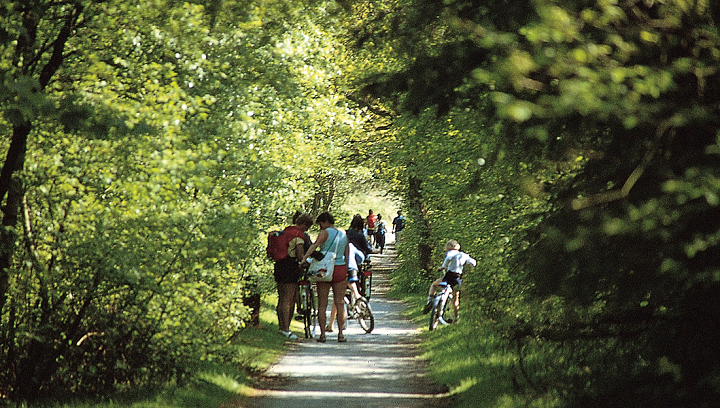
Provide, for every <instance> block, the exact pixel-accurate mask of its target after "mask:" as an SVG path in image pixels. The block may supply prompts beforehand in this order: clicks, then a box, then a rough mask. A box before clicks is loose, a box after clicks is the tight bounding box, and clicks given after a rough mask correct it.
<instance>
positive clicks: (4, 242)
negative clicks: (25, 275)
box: [0, 122, 32, 314]
mask: <svg viewBox="0 0 720 408" xmlns="http://www.w3.org/2000/svg"><path fill="white" fill-rule="evenodd" d="M31 129H32V125H31V124H30V123H29V122H25V123H23V124H21V125H17V126H15V127H14V128H13V135H12V141H11V142H10V149H8V152H7V156H6V158H5V164H4V165H3V168H2V171H1V172H0V202H2V200H3V199H4V198H5V197H6V196H7V200H6V201H5V205H3V206H2V213H3V217H2V222H0V225H2V230H0V314H2V310H3V308H4V306H5V302H6V300H7V292H8V290H9V284H10V283H9V282H10V266H11V265H12V258H13V254H14V253H15V242H16V241H17V232H16V231H15V227H16V226H17V223H18V217H19V215H20V208H21V207H20V206H21V203H22V197H23V194H24V189H23V185H22V180H20V178H19V177H17V176H16V174H18V173H19V172H20V171H22V169H23V167H24V166H25V151H26V149H27V139H28V135H29V134H30V130H31Z"/></svg>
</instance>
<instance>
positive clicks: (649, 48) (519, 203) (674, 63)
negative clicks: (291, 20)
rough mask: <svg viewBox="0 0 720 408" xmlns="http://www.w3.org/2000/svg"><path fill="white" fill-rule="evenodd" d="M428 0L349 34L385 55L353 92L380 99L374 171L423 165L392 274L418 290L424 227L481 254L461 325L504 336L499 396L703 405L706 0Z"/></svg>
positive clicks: (710, 135)
mask: <svg viewBox="0 0 720 408" xmlns="http://www.w3.org/2000/svg"><path fill="white" fill-rule="evenodd" d="M362 4H363V5H365V6H367V7H370V5H372V6H373V7H375V6H377V5H376V3H375V2H371V1H368V2H362ZM444 5H445V6H444V7H440V8H438V7H436V8H433V5H431V4H430V2H425V1H405V2H393V3H387V4H386V7H387V8H386V9H384V10H383V11H378V12H377V13H375V14H372V17H368V19H367V20H366V21H365V22H364V23H367V24H368V25H369V26H370V27H372V28H368V29H366V32H371V33H373V34H369V35H368V36H369V38H368V39H364V42H363V43H358V44H357V46H359V47H362V50H361V51H360V53H362V52H370V51H371V50H375V49H381V50H382V51H383V52H382V53H380V54H379V55H380V57H381V60H380V61H383V62H388V63H387V64H385V65H381V64H380V61H378V63H377V64H376V65H375V67H376V69H375V70H372V71H370V72H369V74H368V76H367V77H366V80H365V83H364V84H365V87H364V89H363V91H364V92H365V93H366V94H367V98H368V99H374V98H377V99H379V100H380V101H381V103H382V104H385V105H386V106H389V107H390V108H392V109H394V110H395V113H396V118H395V120H394V122H393V125H394V126H393V127H392V128H391V129H390V130H389V132H392V135H393V137H394V139H392V140H388V142H387V146H392V148H390V147H386V148H387V149H388V150H392V149H395V150H392V151H393V152H394V153H393V154H394V159H395V164H396V167H395V169H394V173H390V176H391V177H392V178H394V179H395V180H397V181H398V182H399V183H407V182H406V180H411V181H412V180H416V181H418V180H419V181H420V184H419V185H418V184H413V183H407V185H406V188H407V191H408V194H407V196H408V197H409V199H410V200H409V201H413V200H415V201H417V200H418V198H420V202H419V203H413V204H412V205H413V206H414V207H413V210H414V211H411V212H410V215H411V217H412V219H411V220H410V223H409V225H410V227H409V231H408V237H409V238H410V241H411V242H407V243H406V244H404V245H401V247H400V249H401V251H402V257H403V259H404V260H406V261H410V262H411V263H410V264H409V265H407V266H405V267H404V269H401V270H399V271H398V272H397V273H396V276H395V279H396V282H398V283H399V284H402V285H404V287H407V288H412V289H414V290H418V291H422V290H423V286H425V285H426V284H427V280H429V278H430V277H428V276H426V275H423V274H421V273H418V270H419V269H420V268H421V267H422V265H420V264H417V265H416V264H414V262H415V259H417V260H418V261H419V262H421V261H420V260H421V258H422V257H423V256H424V255H425V254H424V251H425V249H424V248H423V245H425V244H428V243H429V244H430V245H431V246H432V248H434V250H433V255H432V258H433V262H434V263H437V262H439V261H440V260H441V259H442V254H441V251H440V247H441V245H442V242H443V241H444V240H446V239H448V238H455V239H458V240H459V241H460V243H461V245H463V249H464V250H466V251H467V252H469V253H470V254H472V255H475V256H476V257H478V258H479V259H480V263H479V266H478V267H477V268H474V269H473V270H471V271H469V273H468V275H467V276H466V279H465V282H466V284H465V288H464V292H465V293H466V295H464V296H463V299H465V300H464V301H463V306H462V307H463V310H479V311H480V313H479V314H474V313H471V318H470V319H469V321H467V324H468V325H470V326H476V325H479V326H481V327H486V326H491V327H492V328H493V329H494V330H495V331H496V332H497V333H499V334H500V335H501V338H502V339H503V342H507V343H503V344H505V348H506V349H516V350H517V355H516V356H515V361H514V363H513V365H514V367H513V369H512V370H511V371H512V372H513V373H514V374H512V375H514V377H513V378H514V379H515V380H516V383H515V388H516V389H515V393H516V396H512V397H510V396H508V397H507V400H506V402H502V401H501V400H502V398H501V399H500V400H498V401H499V402H498V406H515V405H513V404H517V405H523V406H524V405H527V404H534V405H538V406H544V405H546V404H547V405H549V406H557V405H563V406H587V405H590V406H603V407H608V406H624V407H626V406H647V405H661V404H671V405H673V406H712V405H713V404H714V402H713V401H715V400H716V399H717V396H718V394H720V389H718V388H717V386H716V385H717V383H718V382H717V379H718V378H719V377H718V373H720V370H719V369H718V366H717V364H716V363H715V362H716V361H717V350H718V344H717V336H715V335H714V334H712V329H709V330H706V329H704V327H717V326H718V322H717V317H716V316H717V312H718V307H720V299H718V297H717V295H716V294H717V289H718V287H719V285H720V282H719V281H718V276H720V275H719V274H718V269H717V262H716V259H718V250H719V248H720V247H718V241H717V237H718V228H717V225H718V222H717V221H718V220H717V205H718V201H717V199H716V197H717V196H718V187H719V186H718V183H717V178H718V163H720V162H719V161H718V160H717V159H718V157H717V154H718V147H717V146H718V134H717V129H718V123H717V104H718V100H717V95H718V92H717V84H718V83H719V82H718V72H720V71H718V65H719V59H720V51H718V50H720V35H719V34H718V30H717V25H716V23H717V21H716V20H715V19H716V18H717V17H718V15H717V11H716V10H715V9H716V7H712V5H711V4H710V2H707V1H674V2H663V3H658V2H646V3H637V2H631V3H620V2H614V1H610V2H583V1H577V2H564V3H562V4H560V3H558V2H552V1H536V2H529V3H528V2H519V3H513V4H510V3H508V2H504V1H503V2H492V1H491V2H453V1H448V2H445V3H444ZM361 7H362V6H358V8H361ZM405 9H415V10H423V11H426V12H428V13H427V14H425V15H424V16H423V17H418V16H416V15H413V14H411V13H410V14H408V16H409V17H408V21H407V22H406V24H403V25H393V22H394V17H393V16H396V15H399V13H398V12H399V11H401V10H405ZM518 9H522V11H518ZM393 12H394V13H393ZM371 42H372V45H371V46H370V45H368V44H370V43H371ZM378 44H381V45H378ZM408 49H412V50H413V52H412V53H411V54H410V55H412V57H413V58H412V59H404V60H403V59H401V58H399V57H401V56H402V53H403V52H406V50H408ZM393 58H395V59H394V60H393ZM390 61H399V62H395V63H393V64H391V63H390ZM480 159H482V160H480ZM473 163H476V164H475V165H473ZM480 163H482V165H481V166H478V164H480ZM416 254H417V255H416ZM461 326H462V325H461ZM459 330H462V329H459ZM468 338H472V339H475V338H477V336H476V335H475V334H473V335H470V336H469V337H468ZM473 364H475V365H478V364H480V363H473ZM466 392H468V393H472V392H473V391H466ZM512 401H515V402H512Z"/></svg>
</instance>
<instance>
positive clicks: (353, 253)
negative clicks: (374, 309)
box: [325, 214, 380, 332]
mask: <svg viewBox="0 0 720 408" xmlns="http://www.w3.org/2000/svg"><path fill="white" fill-rule="evenodd" d="M363 223H364V220H363V217H362V215H360V214H355V216H354V217H353V219H352V221H350V229H348V230H346V231H345V235H346V236H347V239H348V254H349V257H348V287H349V288H350V290H351V291H352V294H353V300H354V301H357V300H358V299H360V297H361V296H360V291H359V290H358V286H357V285H358V282H359V281H360V276H359V273H360V265H361V264H362V263H363V262H365V259H366V258H367V257H368V255H370V254H378V253H380V251H379V250H374V249H373V248H372V247H371V246H370V243H369V242H368V241H367V238H365V234H364V233H363ZM336 316H337V307H336V306H335V303H333V305H332V308H331V310H330V321H329V322H328V325H327V327H326V328H325V331H326V332H332V331H333V322H334V321H335V317H336Z"/></svg>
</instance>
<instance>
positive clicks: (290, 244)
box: [273, 214, 313, 340]
mask: <svg viewBox="0 0 720 408" xmlns="http://www.w3.org/2000/svg"><path fill="white" fill-rule="evenodd" d="M294 223H295V224H294V225H290V226H288V227H287V228H285V230H284V231H283V238H284V239H283V242H287V255H288V256H287V257H285V258H283V259H280V260H277V261H275V267H274V272H273V276H274V278H275V285H276V286H277V291H278V303H277V307H276V308H275V312H276V313H277V317H278V326H279V328H280V333H281V334H282V335H283V336H285V337H287V338H288V339H290V340H295V339H297V338H298V337H297V336H296V335H295V334H293V333H292V332H291V331H290V321H291V320H292V316H293V311H294V309H295V299H296V298H297V291H298V280H299V279H300V272H301V271H300V264H299V263H298V260H299V259H303V257H304V256H305V246H304V244H305V231H307V230H308V229H309V228H310V226H312V223H313V222H312V218H310V215H308V214H301V215H299V216H297V217H295V219H294Z"/></svg>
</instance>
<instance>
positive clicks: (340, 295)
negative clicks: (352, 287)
mask: <svg viewBox="0 0 720 408" xmlns="http://www.w3.org/2000/svg"><path fill="white" fill-rule="evenodd" d="M332 287H333V302H334V303H335V306H336V307H337V324H338V339H341V338H343V337H344V336H343V329H345V321H346V320H347V314H346V312H345V300H344V298H345V289H346V288H347V279H346V280H344V281H342V282H338V283H333V284H332Z"/></svg>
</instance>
